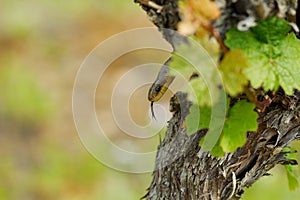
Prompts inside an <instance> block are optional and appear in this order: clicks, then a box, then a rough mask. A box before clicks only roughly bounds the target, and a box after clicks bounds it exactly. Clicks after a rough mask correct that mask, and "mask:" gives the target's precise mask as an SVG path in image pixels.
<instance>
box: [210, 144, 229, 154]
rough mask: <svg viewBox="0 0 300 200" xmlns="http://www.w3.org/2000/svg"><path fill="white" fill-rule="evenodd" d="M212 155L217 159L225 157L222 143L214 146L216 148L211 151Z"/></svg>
mask: <svg viewBox="0 0 300 200" xmlns="http://www.w3.org/2000/svg"><path fill="white" fill-rule="evenodd" d="M210 153H211V155H212V156H215V157H222V156H224V155H225V152H224V151H223V149H222V147H221V146H220V141H218V143H217V144H216V145H215V146H214V148H213V149H212V150H211V152H210Z"/></svg>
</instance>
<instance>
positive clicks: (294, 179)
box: [283, 147, 299, 190]
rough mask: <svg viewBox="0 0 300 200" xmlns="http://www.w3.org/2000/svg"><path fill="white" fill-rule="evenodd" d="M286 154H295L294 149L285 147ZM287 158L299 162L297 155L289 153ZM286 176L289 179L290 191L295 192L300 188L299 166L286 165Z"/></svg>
mask: <svg viewBox="0 0 300 200" xmlns="http://www.w3.org/2000/svg"><path fill="white" fill-rule="evenodd" d="M283 151H284V152H293V151H294V149H292V148H290V147H285V148H284V149H283ZM285 157H286V158H289V159H291V160H297V155H296V153H289V154H287V155H286V156H285ZM284 168H285V171H286V175H287V178H288V184H289V189H290V190H295V189H296V188H297V187H298V186H299V182H298V176H299V175H298V173H297V172H298V165H285V166H284Z"/></svg>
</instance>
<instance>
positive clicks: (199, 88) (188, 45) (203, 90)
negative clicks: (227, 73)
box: [169, 37, 223, 106]
mask: <svg viewBox="0 0 300 200" xmlns="http://www.w3.org/2000/svg"><path fill="white" fill-rule="evenodd" d="M169 66H170V69H171V70H170V75H172V76H176V75H178V73H179V74H180V75H182V76H183V77H184V78H185V79H186V80H187V81H189V79H190V77H191V76H192V75H193V74H195V73H196V74H198V75H199V77H198V78H194V79H192V80H191V81H190V84H189V85H187V86H186V88H185V92H187V93H188V94H189V95H188V98H189V100H191V101H192V102H193V103H196V104H198V105H200V106H203V105H206V106H211V105H212V104H214V103H215V102H216V101H218V99H219V97H220V92H221V91H222V89H223V88H222V87H220V86H222V77H221V74H220V73H219V71H218V69H217V65H216V56H215V55H210V54H209V52H208V51H206V49H205V48H204V47H203V46H202V45H201V42H200V40H198V39H196V38H193V37H189V38H187V42H182V43H181V44H179V45H177V46H176V48H175V52H174V53H173V55H172V60H171V62H170V63H169Z"/></svg>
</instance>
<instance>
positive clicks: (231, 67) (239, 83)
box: [219, 49, 248, 96]
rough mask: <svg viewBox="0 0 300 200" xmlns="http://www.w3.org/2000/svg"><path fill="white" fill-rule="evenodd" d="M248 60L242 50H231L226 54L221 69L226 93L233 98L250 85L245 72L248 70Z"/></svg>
mask: <svg viewBox="0 0 300 200" xmlns="http://www.w3.org/2000/svg"><path fill="white" fill-rule="evenodd" d="M247 66H248V65H247V59H246V57H245V56H244V54H243V52H241V51H240V50H236V49H235V50H231V51H229V52H228V53H226V54H225V57H224V58H223V60H222V62H221V64H220V66H219V69H220V70H221V73H222V76H223V81H224V85H225V89H226V92H228V94H229V95H231V96H236V95H237V94H238V93H241V92H242V91H243V89H244V87H245V86H246V85H247V84H248V79H247V77H246V76H245V75H244V74H243V70H244V69H245V68H247Z"/></svg>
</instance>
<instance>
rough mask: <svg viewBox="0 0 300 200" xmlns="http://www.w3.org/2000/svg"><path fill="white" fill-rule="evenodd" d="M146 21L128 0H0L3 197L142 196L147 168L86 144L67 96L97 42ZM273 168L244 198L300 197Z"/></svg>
mask: <svg viewBox="0 0 300 200" xmlns="http://www.w3.org/2000/svg"><path fill="white" fill-rule="evenodd" d="M149 26H153V25H152V24H151V23H150V22H149V21H148V19H147V17H146V15H145V13H144V12H143V11H142V10H141V9H140V8H139V7H138V6H137V5H135V4H134V3H133V0H111V1H99V0H86V1H79V0H73V1H68V2H67V1H57V0H51V1H50V0H42V1H33V0H27V1H17V0H4V1H1V7H0V91H1V96H0V158H1V160H0V199H5V200H6V199H13V200H15V199H22V200H27V199H28V200H34V199H43V200H47V199H51V200H52V199H63V200H82V199H84V200H96V199H97V200H98V199H107V200H119V199H124V200H126V199H128V200H129V199H139V198H140V197H141V196H143V195H144V194H145V192H146V188H147V186H148V185H149V184H150V181H151V174H150V173H147V174H128V173H122V172H118V171H115V170H113V169H110V168H108V167H106V166H104V165H102V164H101V163H99V162H98V161H97V160H96V159H94V158H93V157H92V156H91V155H90V154H89V153H88V152H87V151H86V150H85V149H84V147H83V145H82V144H81V142H80V140H79V137H78V135H77V133H76V130H75V126H74V123H73V119H72V107H71V106H72V99H71V97H72V87H73V82H74V79H75V76H76V72H77V70H78V69H79V66H80V64H81V63H82V61H83V59H84V58H85V56H87V55H88V53H89V52H90V51H91V50H92V49H93V48H94V47H95V46H96V45H98V44H99V43H100V42H101V41H103V40H105V39H106V38H108V37H110V36H112V35H113V34H117V33H119V32H121V31H124V30H129V29H132V28H137V27H149ZM122 70H124V69H122ZM111 73H120V72H116V71H112V72H111ZM144 101H145V102H146V101H147V100H146V99H145V100H144ZM145 105H147V106H148V102H146V103H145ZM104 107H105V105H104ZM146 111H147V110H145V112H146ZM139 115H144V113H138V114H137V117H136V118H139ZM141 123H143V122H141ZM156 145H157V142H153V144H152V146H153V147H152V148H154V149H155V148H156ZM295 146H299V143H298V145H295ZM272 173H273V174H274V176H271V177H266V178H262V179H261V180H260V181H259V182H258V183H256V184H254V186H253V187H252V188H251V189H248V190H247V191H246V193H245V196H244V198H243V199H272V200H276V199H278V200H279V199H299V198H300V190H299V189H297V190H296V191H289V190H288V185H287V178H286V175H285V172H284V170H283V168H282V167H277V168H276V169H275V170H273V171H272Z"/></svg>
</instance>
